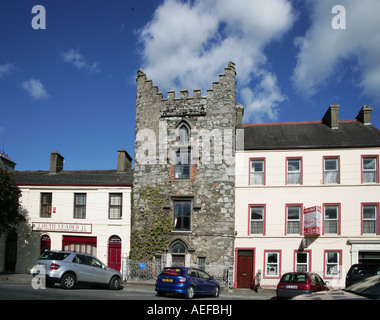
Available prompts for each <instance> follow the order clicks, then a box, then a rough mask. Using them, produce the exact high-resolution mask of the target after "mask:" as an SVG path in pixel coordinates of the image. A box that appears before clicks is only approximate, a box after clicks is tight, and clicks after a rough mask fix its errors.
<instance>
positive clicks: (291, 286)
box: [286, 284, 298, 289]
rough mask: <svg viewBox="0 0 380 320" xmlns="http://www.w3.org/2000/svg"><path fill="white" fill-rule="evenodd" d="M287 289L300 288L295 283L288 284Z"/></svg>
mask: <svg viewBox="0 0 380 320" xmlns="http://www.w3.org/2000/svg"><path fill="white" fill-rule="evenodd" d="M286 289H298V286H294V285H290V284H288V285H286Z"/></svg>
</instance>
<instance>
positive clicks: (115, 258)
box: [108, 236, 121, 271]
mask: <svg viewBox="0 0 380 320" xmlns="http://www.w3.org/2000/svg"><path fill="white" fill-rule="evenodd" d="M108 266H109V267H110V268H112V269H115V270H117V271H120V269H121V239H120V238H119V237H118V236H112V237H110V238H109V241H108Z"/></svg>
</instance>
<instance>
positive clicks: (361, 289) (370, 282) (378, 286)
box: [346, 276, 380, 298]
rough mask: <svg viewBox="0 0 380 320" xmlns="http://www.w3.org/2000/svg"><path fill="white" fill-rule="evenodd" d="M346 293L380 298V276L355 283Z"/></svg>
mask: <svg viewBox="0 0 380 320" xmlns="http://www.w3.org/2000/svg"><path fill="white" fill-rule="evenodd" d="M346 291H348V292H352V293H356V294H358V295H361V296H365V297H370V298H380V276H373V277H371V278H367V279H366V280H363V281H360V282H358V283H355V284H353V285H352V286H350V287H348V288H347V289H346Z"/></svg>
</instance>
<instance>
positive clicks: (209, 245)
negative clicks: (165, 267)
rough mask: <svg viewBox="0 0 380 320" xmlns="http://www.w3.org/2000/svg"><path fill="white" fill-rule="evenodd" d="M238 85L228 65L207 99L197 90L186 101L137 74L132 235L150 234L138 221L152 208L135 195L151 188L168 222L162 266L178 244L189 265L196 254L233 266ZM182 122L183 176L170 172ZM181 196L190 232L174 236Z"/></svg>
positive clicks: (185, 95) (182, 94)
mask: <svg viewBox="0 0 380 320" xmlns="http://www.w3.org/2000/svg"><path fill="white" fill-rule="evenodd" d="M235 88H236V72H235V65H234V63H232V62H230V63H229V64H228V67H226V68H225V72H224V74H222V75H219V81H218V82H214V83H213V87H212V89H209V90H207V95H206V96H202V95H201V91H200V90H194V91H193V96H192V97H189V96H188V91H187V90H181V92H180V97H175V92H174V91H169V92H168V94H167V98H165V99H164V98H163V95H162V93H160V92H158V88H157V87H156V86H153V82H152V81H151V80H147V77H146V75H145V73H144V72H143V71H142V70H139V71H138V74H137V95H136V128H135V129H136V141H135V166H134V184H133V185H134V190H135V191H134V203H133V214H132V219H133V220H132V233H133V232H135V233H141V232H146V231H147V230H146V229H147V226H146V225H145V224H146V220H144V219H143V216H146V213H147V212H149V210H150V209H149V203H147V202H146V201H142V199H141V198H140V196H139V190H140V189H141V190H143V189H144V188H145V189H146V188H148V187H151V188H155V189H156V190H157V191H159V193H160V197H162V199H163V200H162V210H163V211H165V212H167V214H168V215H170V216H171V217H172V218H173V220H172V221H173V228H171V231H170V232H169V233H168V234H167V241H166V243H165V245H164V246H163V247H162V250H160V252H157V253H156V254H157V255H161V257H162V258H163V260H164V261H167V262H168V263H167V264H170V261H171V245H172V244H173V243H176V242H178V241H181V243H182V244H183V245H184V246H185V248H186V265H196V264H197V263H198V261H199V260H198V258H200V257H201V258H202V259H205V262H206V264H207V263H221V264H222V263H223V264H225V263H230V262H231V263H232V262H233V258H234V257H233V255H234V213H235V188H234V187H235V174H234V173H235V172H234V170H235V128H236V102H235V95H236V91H235ZM182 124H185V126H186V127H187V128H188V129H189V141H188V144H187V145H186V146H185V148H187V149H188V150H190V152H191V165H190V175H189V177H188V178H187V179H177V178H176V176H175V175H174V167H175V163H176V162H175V160H176V158H175V150H179V146H180V145H181V144H182V142H181V141H180V138H179V127H180V126H182ZM183 199H185V200H189V201H191V227H190V230H187V231H174V230H173V229H174V201H176V200H183ZM152 210H153V209H152ZM155 210H157V208H156V209H155ZM144 221H145V222H144ZM135 249H136V248H135ZM133 250H134V249H133V243H132V251H133ZM161 251H162V252H161Z"/></svg>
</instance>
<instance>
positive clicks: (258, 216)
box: [251, 207, 264, 220]
mask: <svg viewBox="0 0 380 320" xmlns="http://www.w3.org/2000/svg"><path fill="white" fill-rule="evenodd" d="M263 216H264V208H263V207H251V219H252V220H262V219H263Z"/></svg>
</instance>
